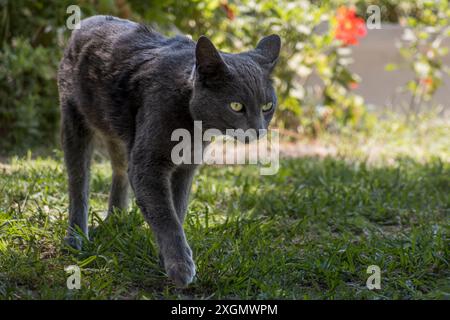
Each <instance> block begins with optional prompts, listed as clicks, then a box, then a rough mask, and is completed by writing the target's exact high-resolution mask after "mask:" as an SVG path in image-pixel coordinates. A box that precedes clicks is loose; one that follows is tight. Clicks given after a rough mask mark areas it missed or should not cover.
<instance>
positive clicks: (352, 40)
mask: <svg viewBox="0 0 450 320" xmlns="http://www.w3.org/2000/svg"><path fill="white" fill-rule="evenodd" d="M336 20H337V26H336V29H335V36H336V39H338V40H341V41H342V42H343V43H344V44H345V45H355V44H358V38H361V37H364V36H365V35H366V34H367V30H366V24H365V22H364V19H362V18H359V17H357V16H356V13H355V9H354V8H347V7H340V8H339V9H338V11H337V15H336Z"/></svg>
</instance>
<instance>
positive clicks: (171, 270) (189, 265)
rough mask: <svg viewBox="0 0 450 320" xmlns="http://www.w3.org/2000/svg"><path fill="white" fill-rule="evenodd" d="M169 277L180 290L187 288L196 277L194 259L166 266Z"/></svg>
mask: <svg viewBox="0 0 450 320" xmlns="http://www.w3.org/2000/svg"><path fill="white" fill-rule="evenodd" d="M166 272H167V276H168V277H169V279H170V280H172V281H173V282H174V283H175V285H176V286H177V287H179V288H185V287H186V286H187V285H188V284H190V283H191V282H192V280H193V279H194V276H195V264H194V261H193V260H192V258H190V257H189V258H188V259H186V260H185V261H177V262H173V263H170V264H168V265H167V266H166Z"/></svg>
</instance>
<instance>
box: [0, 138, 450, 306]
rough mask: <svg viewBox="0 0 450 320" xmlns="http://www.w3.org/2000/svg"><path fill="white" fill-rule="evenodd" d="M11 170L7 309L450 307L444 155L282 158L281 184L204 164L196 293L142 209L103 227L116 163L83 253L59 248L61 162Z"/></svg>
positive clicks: (0, 214)
mask: <svg viewBox="0 0 450 320" xmlns="http://www.w3.org/2000/svg"><path fill="white" fill-rule="evenodd" d="M383 134H385V132H383ZM431 140H432V141H433V142H434V143H435V142H436V141H437V139H435V138H432V139H431ZM444 140H445V141H447V140H446V139H444ZM408 143H409V142H408ZM430 143H431V142H430V141H424V142H423V143H422V145H424V146H429V145H430ZM446 143H447V142H446ZM347 149H348V148H347ZM440 150H445V148H444V149H440ZM447 151H448V150H447ZM4 162H5V163H4V164H0V195H1V196H0V298H2V299H53V298H54V299H72V298H82V299H155V298H157V299H161V298H163V299H168V298H200V299H211V298H212V299H220V298H239V299H250V298H252V299H268V298H275V299H278V298H283V299H425V298H440V299H442V298H444V299H445V298H447V299H448V298H449V297H450V288H449V287H450V285H449V278H450V271H449V270H450V269H449V243H448V230H449V213H450V198H449V190H450V164H449V162H448V161H445V160H442V159H441V157H433V156H430V157H428V158H426V160H424V159H419V158H418V157H414V155H412V154H411V155H410V156H409V157H407V156H404V155H403V156H396V157H394V158H392V159H390V161H385V160H383V161H379V162H374V161H369V160H368V159H367V158H364V157H361V156H359V155H358V156H355V157H350V156H347V155H343V154H338V155H336V156H334V157H325V158H317V157H307V158H300V159H285V160H283V161H282V162H281V168H280V171H279V172H278V174H277V175H273V176H260V175H259V171H258V168H257V167H254V166H245V167H244V166H228V167H211V166H209V167H207V166H205V167H203V168H202V169H201V170H200V172H199V173H198V175H197V178H196V180H195V183H194V185H193V194H192V199H191V203H190V206H189V213H188V216H187V220H186V222H185V229H186V233H187V238H188V240H189V243H190V244H191V247H192V249H193V252H194V258H195V261H196V265H197V277H196V279H195V282H194V283H193V284H192V285H190V286H189V287H188V288H187V289H176V288H175V287H174V286H173V285H172V284H171V283H170V282H169V281H167V280H166V276H165V274H164V271H163V269H161V267H160V266H159V264H158V259H157V251H156V247H155V242H154V240H153V237H152V233H151V231H150V229H149V228H148V227H147V225H146V224H145V223H144V222H143V218H142V216H141V214H140V212H139V210H138V209H137V207H136V205H135V204H134V203H133V204H132V206H131V208H130V210H129V212H117V213H116V215H115V217H114V218H113V219H111V220H109V221H107V222H103V221H102V218H101V217H102V216H103V214H104V211H105V209H106V205H107V194H108V189H109V182H110V180H109V179H110V169H109V165H108V164H107V163H106V162H104V161H103V162H102V161H100V162H96V164H95V165H94V167H93V172H92V184H91V217H92V218H91V220H92V221H91V222H92V225H93V226H95V229H94V230H93V231H92V232H91V236H92V239H91V240H92V241H91V242H89V243H86V245H85V247H84V248H83V250H82V251H81V252H77V251H74V250H70V249H69V248H67V247H65V246H64V245H63V243H62V238H63V236H64V232H65V229H66V227H67V203H68V199H67V195H66V177H65V172H64V167H63V165H62V161H61V154H60V152H55V154H53V155H52V156H46V157H38V158H34V157H23V158H17V157H14V158H9V159H7V160H6V161H4ZM69 265H78V266H79V267H81V271H82V278H81V289H80V290H69V289H67V287H66V279H67V276H68V274H67V273H66V272H65V271H64V268H65V267H67V266H69ZM370 265H378V266H379V267H380V269H381V289H380V290H373V291H371V290H368V289H367V287H366V280H367V278H368V277H369V274H367V273H366V270H367V267H368V266H370Z"/></svg>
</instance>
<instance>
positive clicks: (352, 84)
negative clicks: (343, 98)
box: [348, 81, 359, 90]
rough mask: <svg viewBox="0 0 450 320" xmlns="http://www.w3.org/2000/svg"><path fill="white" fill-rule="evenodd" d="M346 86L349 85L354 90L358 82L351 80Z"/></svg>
mask: <svg viewBox="0 0 450 320" xmlns="http://www.w3.org/2000/svg"><path fill="white" fill-rule="evenodd" d="M348 86H349V87H350V89H352V90H355V89H358V87H359V83H358V82H356V81H352V82H350V83H349V84H348Z"/></svg>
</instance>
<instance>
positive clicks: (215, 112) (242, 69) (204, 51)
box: [190, 35, 281, 134]
mask: <svg viewBox="0 0 450 320" xmlns="http://www.w3.org/2000/svg"><path fill="white" fill-rule="evenodd" d="M280 45H281V41H280V37H279V36H277V35H270V36H267V37H265V38H263V39H261V40H260V41H259V43H258V45H257V46H256V48H255V49H254V50H251V51H247V52H243V53H238V54H228V53H222V52H219V51H218V50H217V49H216V48H215V47H214V45H213V44H212V42H211V41H210V40H209V39H208V38H206V37H204V36H202V37H200V39H199V40H198V42H197V45H196V50H195V58H196V65H195V70H194V73H193V75H192V77H193V94H192V98H191V101H190V112H191V115H192V117H193V118H194V120H197V121H202V127H203V129H205V130H206V129H212V128H213V129H218V130H220V131H221V132H222V133H223V134H225V133H226V132H225V130H227V129H234V130H236V129H242V130H244V131H246V130H248V129H253V130H256V132H258V130H260V129H267V127H268V125H269V123H270V121H271V119H272V117H273V114H274V111H275V109H276V107H277V97H276V94H275V90H274V88H273V85H272V81H271V78H270V76H271V73H272V71H273V68H274V67H275V64H276V62H277V60H278V56H279V53H280Z"/></svg>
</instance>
